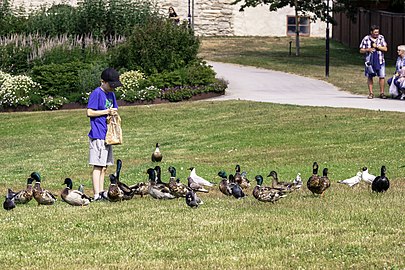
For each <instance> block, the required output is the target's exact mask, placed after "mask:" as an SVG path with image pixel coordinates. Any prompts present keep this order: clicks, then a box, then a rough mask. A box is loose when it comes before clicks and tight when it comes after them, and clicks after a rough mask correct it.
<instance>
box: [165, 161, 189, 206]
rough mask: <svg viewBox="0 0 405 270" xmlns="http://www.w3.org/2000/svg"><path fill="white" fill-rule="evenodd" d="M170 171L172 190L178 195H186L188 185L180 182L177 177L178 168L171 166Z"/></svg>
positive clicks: (170, 187) (170, 186)
mask: <svg viewBox="0 0 405 270" xmlns="http://www.w3.org/2000/svg"><path fill="white" fill-rule="evenodd" d="M167 170H168V171H169V172H170V180H169V189H170V192H171V193H172V194H173V195H174V196H176V197H177V198H178V197H186V194H187V192H188V191H189V190H188V187H187V186H186V185H185V184H183V183H181V182H180V179H179V178H177V179H176V168H175V167H173V166H170V167H169V168H168V169H167Z"/></svg>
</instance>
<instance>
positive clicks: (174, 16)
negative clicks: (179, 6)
mask: <svg viewBox="0 0 405 270" xmlns="http://www.w3.org/2000/svg"><path fill="white" fill-rule="evenodd" d="M169 19H170V20H173V22H174V23H175V24H179V23H180V17H179V16H177V13H176V11H174V8H173V7H169Z"/></svg>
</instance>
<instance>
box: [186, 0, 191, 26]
mask: <svg viewBox="0 0 405 270" xmlns="http://www.w3.org/2000/svg"><path fill="white" fill-rule="evenodd" d="M187 7H188V14H187V18H188V25H189V26H191V5H190V0H188V5H187Z"/></svg>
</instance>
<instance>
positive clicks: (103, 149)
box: [89, 138, 114, 167]
mask: <svg viewBox="0 0 405 270" xmlns="http://www.w3.org/2000/svg"><path fill="white" fill-rule="evenodd" d="M89 145H90V154H89V164H90V165H93V166H100V167H105V166H107V165H113V164H114V156H113V150H112V146H111V145H106V144H105V141H104V140H99V139H90V138H89Z"/></svg>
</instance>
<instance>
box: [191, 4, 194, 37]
mask: <svg viewBox="0 0 405 270" xmlns="http://www.w3.org/2000/svg"><path fill="white" fill-rule="evenodd" d="M191 28H192V29H193V30H194V0H192V1H191Z"/></svg>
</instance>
